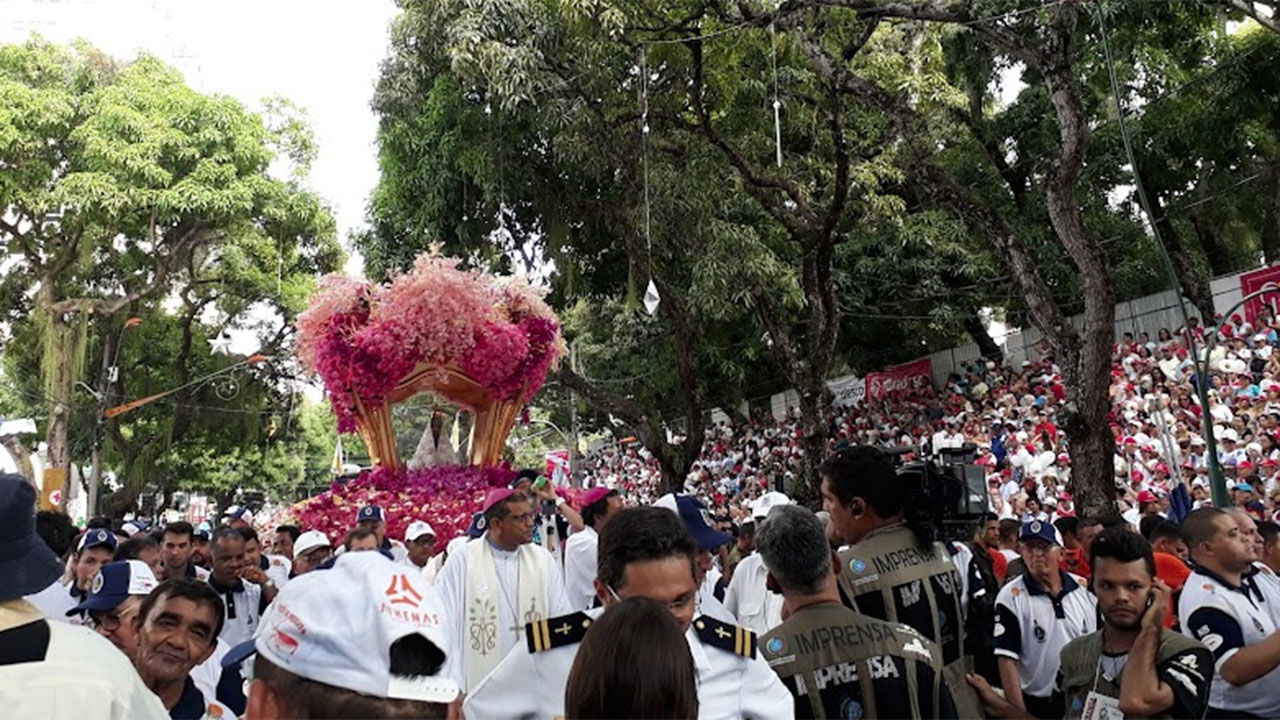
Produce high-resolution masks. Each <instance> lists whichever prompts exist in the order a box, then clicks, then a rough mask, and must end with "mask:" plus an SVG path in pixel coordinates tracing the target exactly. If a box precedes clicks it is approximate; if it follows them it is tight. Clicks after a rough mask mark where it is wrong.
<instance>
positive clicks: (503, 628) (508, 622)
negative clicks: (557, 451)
mask: <svg viewBox="0 0 1280 720" xmlns="http://www.w3.org/2000/svg"><path fill="white" fill-rule="evenodd" d="M479 543H489V546H488V550H489V553H488V555H489V556H490V557H492V558H493V566H494V567H493V570H494V574H495V575H496V579H497V583H496V584H497V587H495V588H492V590H491V591H490V592H489V595H490V596H491V597H490V598H488V599H490V600H492V601H493V604H494V610H495V612H494V613H493V614H492V615H491V616H490V617H469V615H474V614H475V613H474V612H473V610H474V608H469V607H468V602H467V587H468V578H469V577H470V572H469V568H470V563H471V562H472V560H473V559H474V557H476V556H480V555H481V553H480V552H478V550H477V545H478V544H479ZM523 547H525V548H530V550H527V551H526V552H533V553H536V554H537V557H540V558H541V559H542V560H541V561H542V562H544V563H545V565H544V567H545V572H543V573H542V575H543V577H545V578H546V580H547V589H546V597H547V610H546V612H545V613H544V614H543V617H541V618H539V619H543V620H545V619H547V618H552V617H556V616H558V615H565V614H567V613H569V612H572V610H573V609H572V608H571V607H570V606H569V601H568V599H567V598H566V596H565V592H564V579H563V578H562V577H561V574H560V568H559V566H558V565H557V564H556V563H555V562H554V561H553V560H552V557H551V553H549V552H547V551H546V549H545V548H541V547H538V546H536V545H526V546H523ZM520 581H521V578H520V553H519V552H518V551H517V552H507V551H505V550H503V549H501V548H499V547H497V546H496V545H494V544H493V543H491V542H490V541H489V539H488V535H486V536H484V537H482V538H480V539H478V540H474V541H472V542H469V543H466V544H464V545H462V546H461V547H458V548H456V549H455V550H454V551H453V552H452V553H450V554H449V559H448V560H447V561H446V562H445V564H444V567H443V568H442V569H441V570H440V574H439V575H438V576H436V582H435V590H436V592H437V593H438V595H439V598H440V605H441V609H442V611H443V614H444V617H445V622H446V625H447V626H448V628H449V630H450V632H449V643H450V647H449V648H448V649H447V651H446V654H447V655H448V658H447V659H446V661H445V670H446V672H447V673H448V674H449V676H450V677H452V678H453V679H454V681H456V682H457V683H458V685H459V687H461V688H462V689H463V692H466V691H467V689H468V687H469V684H468V678H467V675H468V669H467V666H468V662H467V657H468V651H471V652H476V651H479V650H487V651H488V652H489V653H492V655H493V658H494V664H495V665H496V664H497V662H498V661H501V660H502V658H503V657H505V656H506V654H507V653H508V652H510V651H511V648H512V647H514V646H515V644H516V643H517V642H524V626H525V623H526V622H529V620H528V619H526V617H525V615H527V614H528V611H527V610H523V609H522V608H519V607H515V606H516V605H518V604H519V602H520V600H519V598H520V596H521V592H520ZM527 594H528V593H527V592H526V595H527ZM478 682H479V680H478V679H477V680H476V681H475V682H473V683H470V685H474V684H476V683H478Z"/></svg>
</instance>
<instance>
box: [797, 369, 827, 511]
mask: <svg viewBox="0 0 1280 720" xmlns="http://www.w3.org/2000/svg"><path fill="white" fill-rule="evenodd" d="M824 388H825V385H824ZM799 395H800V432H801V436H800V446H801V448H802V449H803V450H804V465H803V472H801V473H800V474H799V475H797V476H796V477H795V478H794V479H793V480H792V481H791V486H790V487H788V488H787V494H788V495H790V496H791V499H792V500H794V501H795V502H797V503H800V504H802V505H811V504H813V503H815V502H817V500H818V493H817V489H818V482H819V480H818V468H819V467H821V466H822V463H823V462H824V461H826V459H827V418H826V412H827V408H828V407H830V402H824V401H823V400H822V393H820V392H819V393H815V392H814V391H812V390H808V391H800V392H799Z"/></svg>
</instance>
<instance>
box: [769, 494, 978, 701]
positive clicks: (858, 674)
mask: <svg viewBox="0 0 1280 720" xmlns="http://www.w3.org/2000/svg"><path fill="white" fill-rule="evenodd" d="M756 551H757V552H758V553H759V555H760V557H761V558H762V560H763V561H764V566H765V568H766V569H767V571H768V576H767V580H766V582H767V583H768V586H769V589H770V590H771V591H773V592H777V593H780V594H781V595H782V597H783V609H782V616H783V617H785V618H787V619H786V620H785V621H783V623H782V624H781V625H779V626H778V627H777V628H775V629H774V630H773V631H771V632H769V633H768V634H766V635H764V636H763V637H761V638H760V649H761V650H763V651H764V656H765V659H766V660H768V661H769V665H770V666H771V667H772V668H773V670H774V672H776V673H778V676H779V677H781V678H782V682H783V684H784V685H786V686H787V689H788V690H790V691H791V695H792V697H793V698H794V699H795V710H796V717H813V718H846V717H856V718H877V717H884V718H955V717H957V713H956V709H955V704H954V702H953V700H952V697H951V691H950V690H949V689H948V688H947V686H946V685H945V684H944V683H943V682H942V667H943V662H942V653H941V652H940V651H939V649H938V647H937V646H936V645H935V644H934V643H933V642H932V641H930V640H928V639H927V638H925V637H924V636H923V635H921V634H920V633H918V632H916V631H915V630H912V629H911V628H910V627H908V626H906V625H900V624H896V623H888V622H884V621H881V620H876V619H874V618H870V617H867V616H865V615H860V614H858V613H856V612H854V611H853V610H850V609H849V608H847V607H845V606H844V604H842V603H841V602H840V591H839V589H838V587H837V585H836V575H835V573H836V568H838V567H839V562H840V560H839V556H838V555H836V554H835V552H833V551H832V549H831V546H830V545H829V544H828V542H827V536H826V532H825V530H824V529H823V526H822V522H821V521H820V520H819V519H818V517H817V516H816V515H814V514H813V512H811V511H810V510H807V509H805V508H803V507H800V506H799V505H787V506H783V507H776V508H774V509H773V510H772V511H771V512H770V513H769V521H768V522H767V523H764V525H762V526H761V527H760V529H759V530H758V531H757V532H756Z"/></svg>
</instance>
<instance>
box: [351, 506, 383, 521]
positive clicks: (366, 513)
mask: <svg viewBox="0 0 1280 720" xmlns="http://www.w3.org/2000/svg"><path fill="white" fill-rule="evenodd" d="M385 519H386V518H384V517H383V515H382V508H380V507H378V506H377V505H365V506H364V507H362V508H360V512H358V513H356V522H366V521H372V522H382V521H383V520H385Z"/></svg>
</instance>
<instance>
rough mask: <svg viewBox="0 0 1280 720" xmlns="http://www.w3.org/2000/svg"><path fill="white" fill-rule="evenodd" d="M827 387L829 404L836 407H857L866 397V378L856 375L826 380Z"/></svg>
mask: <svg viewBox="0 0 1280 720" xmlns="http://www.w3.org/2000/svg"><path fill="white" fill-rule="evenodd" d="M827 387H828V388H830V389H831V395H832V398H831V404H832V405H835V406H836V407H847V406H849V405H852V406H854V407H857V406H858V405H861V404H862V401H863V400H864V399H865V398H866V397H867V379H866V378H861V377H858V376H857V375H845V376H844V377H839V378H836V379H835V380H828V381H827Z"/></svg>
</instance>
